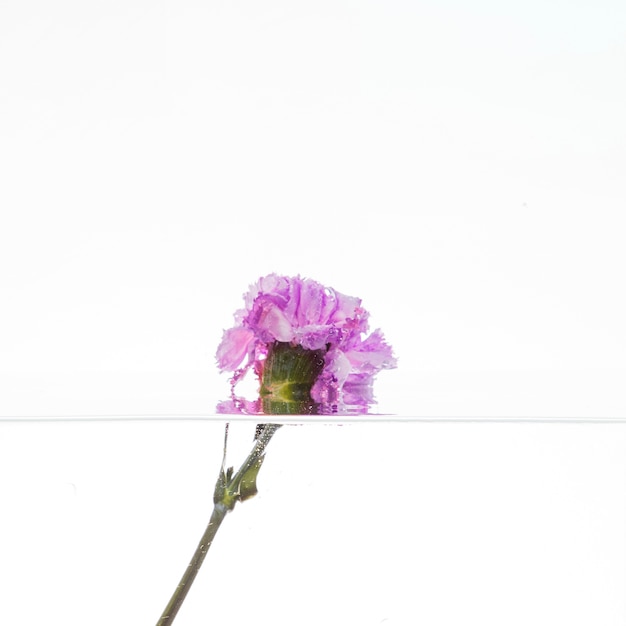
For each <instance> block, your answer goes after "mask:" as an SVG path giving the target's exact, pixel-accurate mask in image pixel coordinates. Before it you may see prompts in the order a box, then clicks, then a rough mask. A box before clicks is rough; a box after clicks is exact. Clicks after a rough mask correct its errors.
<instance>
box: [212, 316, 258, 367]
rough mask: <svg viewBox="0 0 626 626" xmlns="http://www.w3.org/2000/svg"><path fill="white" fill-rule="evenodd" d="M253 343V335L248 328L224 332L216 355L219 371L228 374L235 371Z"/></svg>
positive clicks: (239, 327)
mask: <svg viewBox="0 0 626 626" xmlns="http://www.w3.org/2000/svg"><path fill="white" fill-rule="evenodd" d="M253 341H254V333H253V332H252V331H251V330H250V329H249V328H243V327H242V326H236V327H235V328H230V329H229V330H226V331H224V335H223V337H222V342H221V343H220V345H219V347H218V348H217V355H216V358H217V365H218V367H219V368H220V370H222V371H230V372H232V371H234V370H236V369H237V368H238V367H239V365H240V364H241V362H242V361H243V358H244V357H245V356H246V354H247V353H248V350H249V348H250V344H251V343H252V342H253Z"/></svg>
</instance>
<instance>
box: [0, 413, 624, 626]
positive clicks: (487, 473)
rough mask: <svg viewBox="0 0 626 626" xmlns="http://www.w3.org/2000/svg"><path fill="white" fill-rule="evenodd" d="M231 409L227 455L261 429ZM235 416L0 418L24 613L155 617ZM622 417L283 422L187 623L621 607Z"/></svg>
mask: <svg viewBox="0 0 626 626" xmlns="http://www.w3.org/2000/svg"><path fill="white" fill-rule="evenodd" d="M253 434H254V423H253V422H237V423H234V424H232V425H231V437H230V443H229V449H228V463H229V464H232V465H234V466H235V468H237V467H238V465H239V464H240V463H241V462H242V461H243V459H244V458H245V456H246V455H247V453H248V452H249V450H250V448H251V445H252V437H253ZM223 435H224V421H223V417H213V418H210V419H201V420H149V419H147V420H146V419H144V420H100V421H94V420H86V421H63V420H61V421H38V422H28V421H14V422H0V498H1V500H2V503H3V513H2V518H1V522H0V530H1V532H0V554H1V555H2V556H1V560H0V588H2V589H3V594H2V595H3V621H4V622H5V623H7V624H11V625H12V626H22V625H23V626H26V625H28V626H31V625H32V624H38V623H50V622H53V623H59V624H64V625H65V626H74V625H76V626H84V625H85V624H89V626H98V625H100V624H103V625H104V624H112V623H114V624H116V625H122V626H123V625H125V624H128V625H129V626H130V625H133V626H135V625H137V624H148V625H151V624H156V621H157V619H158V617H159V615H160V613H161V611H162V610H163V608H164V606H165V604H166V603H167V600H168V599H169V597H170V595H171V593H172V592H173V590H174V588H175V587H176V585H177V583H178V581H179V579H180V576H181V574H182V573H183V571H184V569H185V567H186V566H187V563H188V562H189V559H190V557H191V555H192V553H193V551H194V549H195V547H196V545H197V542H198V540H199V538H200V536H201V535H202V532H203V531H204V528H205V526H206V524H207V522H208V519H209V515H210V513H211V509H212V494H213V487H214V484H215V480H216V477H217V473H218V470H219V468H220V465H221V461H222V446H223ZM625 452H626V424H625V423H624V422H619V421H618V422H596V423H594V422H589V421H587V422H580V423H577V422H571V421H558V420H557V421H508V420H501V421H498V420H495V421H482V422H481V421H463V420H450V421H442V420H433V421H428V420H423V419H422V420H417V419H411V418H406V419H403V420H401V421H394V420H391V419H387V418H383V417H381V418H378V421H376V420H372V419H371V418H358V417H351V418H349V420H344V422H343V423H341V424H339V423H332V424H328V423H320V422H314V421H311V422H308V423H305V424H302V425H285V426H284V427H283V428H281V429H280V430H279V432H278V433H277V434H276V436H275V437H274V439H273V440H272V441H271V443H270V445H269V447H268V451H267V458H266V461H265V464H264V466H263V468H262V470H261V473H260V476H259V480H258V487H259V494H258V495H257V496H256V497H255V498H253V499H252V500H250V501H248V502H245V503H241V504H238V505H237V506H236V508H235V510H234V511H233V512H232V513H230V514H229V515H228V517H227V518H226V520H225V521H224V523H223V525H222V527H221V528H220V530H219V533H218V535H217V538H216V540H215V542H214V544H213V546H212V548H211V550H210V552H209V554H208V556H207V559H206V561H205V563H204V565H203V567H202V569H201V571H200V574H199V575H198V578H197V579H196V581H195V583H194V585H193V588H192V589H191V591H190V593H189V596H188V598H187V600H186V602H185V604H184V606H183V608H182V609H181V611H180V613H179V614H178V617H177V618H176V621H175V623H176V625H177V626H185V625H187V626H192V625H194V626H196V625H197V626H200V625H203V626H205V625H209V624H220V625H222V626H227V625H242V626H243V625H248V624H251V623H263V624H272V625H276V626H277V625H287V624H288V625H290V626H292V625H293V624H297V625H299V626H301V625H307V626H308V625H311V626H313V625H315V626H319V625H320V624H324V625H325V626H340V625H341V626H343V625H351V624H357V625H364V626H369V625H372V626H374V625H379V624H385V625H386V626H398V625H409V624H411V625H412V624H428V625H429V626H430V625H444V624H445V625H455V626H456V625H459V624H474V623H475V624H481V625H483V626H485V625H494V626H495V625H497V626H501V625H502V624H507V626H509V625H517V624H519V625H524V626H526V625H528V624H533V625H534V626H537V625H545V626H548V625H549V626H554V624H568V625H576V624H580V625H583V624H584V625H589V624H602V625H604V626H608V625H613V624H615V625H618V624H619V625H620V626H621V625H623V624H624V623H626V600H625V594H624V589H626V531H625V530H624V529H625V528H626V454H625Z"/></svg>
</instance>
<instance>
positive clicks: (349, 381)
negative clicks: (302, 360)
mask: <svg viewBox="0 0 626 626" xmlns="http://www.w3.org/2000/svg"><path fill="white" fill-rule="evenodd" d="M244 301H245V308H244V309H242V310H240V311H237V313H235V321H236V326H235V327H234V328H230V329H229V330H226V331H225V332H224V336H223V338H222V341H221V343H220V345H219V347H218V349H217V355H216V357H217V363H218V366H219V368H220V370H222V371H232V372H235V376H234V377H233V389H234V386H235V385H236V384H237V382H238V381H239V380H240V379H241V378H242V376H243V375H244V374H245V373H246V372H247V371H248V370H249V369H250V368H253V369H254V371H255V373H256V374H257V376H258V377H259V379H260V380H262V381H265V380H266V379H267V372H266V371H264V370H265V367H266V361H267V359H268V355H271V353H272V351H273V350H274V349H275V347H276V346H278V345H279V344H280V345H283V344H284V345H285V346H290V347H291V348H293V349H294V354H295V353H296V352H295V351H296V350H297V353H298V354H299V355H306V354H309V355H311V358H313V355H314V357H315V360H316V362H317V363H318V364H319V367H317V368H315V367H314V368H309V369H308V370H307V371H308V372H309V373H310V374H311V375H313V374H312V372H314V376H315V377H314V379H312V380H310V381H309V382H310V384H309V388H310V392H309V393H310V399H311V400H312V402H314V403H317V404H319V405H321V406H322V408H323V411H324V412H329V411H334V410H337V407H344V406H345V405H349V406H350V407H353V408H358V409H360V410H364V409H366V408H367V405H368V404H369V403H370V402H372V391H371V389H372V383H373V379H374V376H375V374H376V373H378V372H379V371H380V370H381V369H388V368H393V367H395V365H396V360H395V358H394V357H393V353H392V349H391V347H390V346H389V345H388V344H387V343H386V342H385V340H384V337H383V335H382V333H381V332H380V330H375V331H374V332H373V333H371V334H370V335H368V336H367V331H368V323H367V319H368V317H369V314H368V313H367V311H366V310H365V309H363V308H362V307H361V300H360V299H359V298H354V297H351V296H346V295H344V294H342V293H340V292H338V291H335V290H334V289H331V288H329V287H324V286H323V285H321V284H320V283H318V282H316V281H314V280H311V279H308V278H304V279H303V278H300V277H299V276H296V277H291V278H290V277H286V276H278V275H276V274H269V275H268V276H265V277H263V278H261V279H259V281H258V282H257V283H256V284H254V285H252V286H251V287H250V289H249V291H248V293H246V294H245V295H244ZM283 353H284V348H281V354H283ZM322 361H323V362H322ZM281 362H282V361H281ZM272 363H274V361H272ZM242 364H243V365H242ZM283 373H284V372H283ZM264 374H265V375H266V376H265V378H264ZM284 375H285V376H286V377H287V378H289V373H287V374H284ZM264 385H265V382H264ZM266 386H267V385H265V387H266ZM265 387H263V388H262V393H263V389H264V388H265ZM233 400H235V397H234V394H233ZM221 406H222V409H224V406H225V405H221ZM238 406H241V404H240V403H239V405H238Z"/></svg>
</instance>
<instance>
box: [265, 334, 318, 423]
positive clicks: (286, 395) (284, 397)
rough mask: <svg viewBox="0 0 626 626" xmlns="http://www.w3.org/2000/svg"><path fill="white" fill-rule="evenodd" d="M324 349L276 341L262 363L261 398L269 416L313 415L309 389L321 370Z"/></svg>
mask: <svg viewBox="0 0 626 626" xmlns="http://www.w3.org/2000/svg"><path fill="white" fill-rule="evenodd" d="M324 354H325V350H306V349H304V348H303V347H302V346H292V345H291V344H290V343H285V342H280V341H276V342H274V343H273V344H272V345H271V346H270V350H269V352H268V355H267V359H266V360H265V364H264V366H263V376H262V379H261V390H260V395H261V400H262V402H263V412H264V413H266V414H270V415H296V414H315V413H317V404H316V403H315V402H314V401H313V399H312V398H311V388H312V387H313V384H314V383H315V381H316V380H317V378H318V376H319V375H320V374H321V373H322V370H323V369H324Z"/></svg>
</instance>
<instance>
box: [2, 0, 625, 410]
mask: <svg viewBox="0 0 626 626" xmlns="http://www.w3.org/2000/svg"><path fill="white" fill-rule="evenodd" d="M625 25H626V6H625V5H624V3H623V2H618V1H609V0H600V1H599V2H593V3H590V2H588V3H572V2H556V1H549V2H545V1H542V2H534V1H531V2H524V3H510V2H509V3H492V2H487V1H486V0H480V1H479V2H472V3H471V5H470V3H462V2H456V3H455V2H451V1H448V2H443V3H442V2H438V3H431V2H399V1H395V0H391V1H387V2H379V3H377V2H343V1H339V2H338V1H334V2H323V1H322V2H320V1H316V2H275V1H271V2H263V3H259V2H244V1H238V2H212V1H209V2H187V1H182V2H176V3H173V2H170V3H167V2H139V1H136V0H133V1H130V2H129V1H127V0H125V1H124V2H110V1H109V2H63V1H61V2H55V3H52V4H51V3H44V2H39V3H38V2H8V1H5V2H3V3H2V4H1V6H0V135H1V141H0V173H1V177H2V182H1V185H0V211H1V218H0V300H1V306H0V387H1V389H2V391H1V394H0V414H1V415H5V416H7V415H49V414H55V415H81V414H103V413H104V414H126V413H135V414H136V413H139V414H178V413H194V414H206V413H211V412H212V411H213V410H214V406H215V403H216V401H218V400H219V399H221V398H223V397H224V395H225V394H226V392H227V380H226V377H225V376H221V377H220V376H218V374H217V372H216V368H215V365H214V352H215V348H216V346H217V344H218V342H219V340H220V337H221V333H222V330H223V329H224V328H226V327H228V326H230V325H231V323H232V317H231V315H232V312H233V311H234V310H235V309H236V308H238V307H239V306H240V304H241V294H242V293H243V292H244V291H245V290H246V289H247V286H248V285H249V284H250V283H251V282H253V281H255V280H256V279H257V278H258V277H259V276H260V275H263V274H265V273H268V272H271V271H276V272H278V273H283V274H288V275H293V274H297V273H300V274H301V275H303V276H309V277H311V278H314V279H316V280H319V281H320V282H322V283H326V284H328V285H331V286H334V287H335V288H336V289H338V290H340V291H343V292H345V293H348V294H351V295H358V296H360V297H361V298H363V302H364V304H365V306H366V308H368V309H369V310H370V312H371V315H372V318H371V320H372V326H373V327H377V326H380V327H382V328H383V330H384V332H385V333H386V336H387V337H388V339H389V341H390V342H391V343H392V344H393V346H394V347H395V350H396V353H397V355H398V357H399V363H400V366H399V369H398V370H397V371H395V372H391V373H388V372H385V373H383V374H382V375H381V376H380V380H379V383H378V386H377V392H378V398H379V400H380V410H382V411H386V412H392V413H402V414H419V415H493V416H502V415H516V416H523V415H542V416H545V415H547V416H552V415H557V416H563V415H566V416H586V417H597V416H622V417H623V416H626V399H625V397H624V390H623V387H624V380H625V374H626V363H625V360H624V354H626V330H625V325H624V319H626V297H625V295H624V293H625V290H624V279H623V275H624V267H626V249H625V246H624V235H625V229H624V222H623V214H624V207H625V200H626V189H625V186H626V178H625V177H624V171H625V167H626V158H625V148H624V141H625V139H626V137H625V134H626V116H624V111H625V110H626V81H624V70H625V69H626V68H625V65H626V38H625V37H624V30H625Z"/></svg>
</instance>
